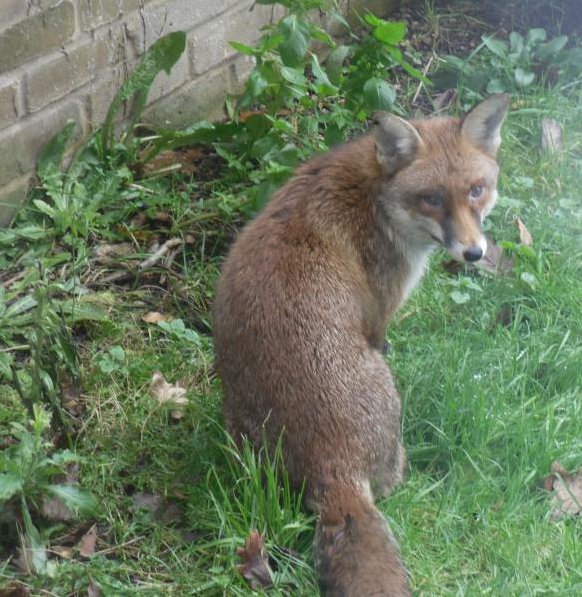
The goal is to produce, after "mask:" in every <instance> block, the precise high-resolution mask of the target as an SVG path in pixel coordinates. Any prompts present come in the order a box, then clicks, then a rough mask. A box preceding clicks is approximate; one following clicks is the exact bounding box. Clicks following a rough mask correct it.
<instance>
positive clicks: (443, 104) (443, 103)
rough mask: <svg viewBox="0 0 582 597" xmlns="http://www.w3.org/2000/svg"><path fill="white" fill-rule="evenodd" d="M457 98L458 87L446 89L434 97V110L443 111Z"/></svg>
mask: <svg viewBox="0 0 582 597" xmlns="http://www.w3.org/2000/svg"><path fill="white" fill-rule="evenodd" d="M456 99H457V90H456V89H446V90H445V91H443V92H442V93H438V94H437V95H435V97H434V111H435V112H442V111H444V110H446V109H447V108H449V107H450V106H451V105H452V104H453V103H454V102H455V101H456Z"/></svg>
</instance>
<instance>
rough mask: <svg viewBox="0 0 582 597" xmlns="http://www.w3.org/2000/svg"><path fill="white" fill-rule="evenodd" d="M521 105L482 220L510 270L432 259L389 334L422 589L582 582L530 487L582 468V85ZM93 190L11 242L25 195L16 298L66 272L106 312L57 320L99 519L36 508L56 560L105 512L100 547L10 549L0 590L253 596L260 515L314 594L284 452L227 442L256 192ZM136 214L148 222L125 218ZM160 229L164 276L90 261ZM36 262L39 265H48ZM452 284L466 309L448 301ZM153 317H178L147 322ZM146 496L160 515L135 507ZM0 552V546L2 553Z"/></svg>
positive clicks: (399, 518) (273, 546) (222, 186)
mask: <svg viewBox="0 0 582 597" xmlns="http://www.w3.org/2000/svg"><path fill="white" fill-rule="evenodd" d="M413 87H414V86H413ZM512 108H513V109H512V112H511V114H510V116H509V117H508V121H507V125H506V128H505V131H504V142H503V146H502V156H501V164H502V174H501V179H500V185H499V188H500V201H499V204H498V206H497V207H496V209H495V212H494V214H493V215H492V216H491V218H490V223H489V228H490V230H489V233H490V234H492V235H493V236H494V237H495V238H496V239H497V240H504V241H507V242H508V243H511V244H508V246H510V247H513V248H510V252H514V253H515V255H514V259H515V267H514V268H513V269H512V270H511V271H510V272H508V273H507V274H505V275H497V276H491V275H488V274H475V273H471V272H461V273H458V274H452V273H450V272H449V271H448V270H447V269H446V268H445V267H443V255H442V254H439V255H435V257H434V259H433V263H432V267H431V269H430V272H429V273H428V275H427V276H426V278H425V279H424V281H423V282H422V284H421V286H420V288H419V289H418V290H417V291H416V292H415V293H414V295H413V296H412V298H411V299H410V301H409V302H408V303H407V304H406V305H405V306H404V308H403V309H402V310H401V312H400V313H399V314H398V315H397V317H396V319H395V321H394V322H393V323H392V325H391V326H390V328H389V330H388V338H389V339H390V341H391V344H392V352H391V354H390V356H389V357H388V360H389V363H390V366H391V367H392V369H393V371H394V374H395V377H396V379H397V380H398V385H399V387H400V390H401V394H402V398H403V401H404V405H405V408H404V413H405V415H404V421H403V431H404V437H405V443H406V446H407V449H408V454H409V461H410V464H409V470H408V477H407V480H406V482H405V483H404V485H403V486H402V487H401V488H399V489H398V490H397V491H396V492H395V493H394V494H393V496H391V497H390V499H388V500H385V501H383V502H382V503H381V504H380V507H381V509H382V510H383V512H385V514H386V515H387V517H388V518H389V520H390V521H391V525H392V527H393V529H394V530H395V533H396V535H397V537H398V539H399V541H400V544H401V549H402V553H403V557H404V559H405V561H406V563H407V566H408V568H409V570H410V572H411V577H412V584H413V587H414V590H415V594H418V595H427V596H429V595H431V596H432V595H478V594H492V595H516V596H517V595H533V594H540V593H543V594H559V595H569V594H571V595H574V594H579V593H580V592H582V572H581V571H582V549H580V536H581V532H582V520H580V519H563V520H561V521H559V522H553V521H550V519H549V502H548V498H547V494H546V493H544V492H543V491H542V490H541V489H540V485H541V480H542V479H543V478H544V476H546V475H547V474H548V473H549V470H550V465H551V463H552V462H553V461H554V460H560V461H561V462H562V464H563V465H564V466H566V467H567V468H570V469H572V470H574V469H577V468H579V467H580V466H581V465H582V390H581V387H582V386H581V383H580V382H581V380H582V374H581V371H582V345H581V343H580V338H581V337H582V235H581V230H582V207H581V205H580V202H579V199H578V196H579V189H580V186H581V185H582V151H581V147H582V81H580V80H577V81H572V82H571V83H570V84H569V87H568V88H567V89H562V90H560V89H552V90H549V91H548V90H544V89H542V88H538V89H536V92H535V93H534V94H530V95H528V96H527V97H519V96H518V97H515V98H514V100H513V106H512ZM545 116H547V117H552V118H555V119H557V120H558V121H559V122H560V123H561V124H562V125H563V127H564V130H565V146H564V148H563V150H562V151H561V152H560V153H559V154H557V155H551V156H543V155H540V154H539V151H538V145H539V141H538V139H539V133H540V128H541V119H542V118H543V117H545ZM84 184H85V187H84V188H77V189H76V193H77V194H82V193H88V194H92V196H95V197H96V201H97V202H98V205H100V206H101V208H100V209H101V211H99V209H95V211H94V212H91V213H83V214H80V215H82V218H81V219H80V220H79V232H78V236H77V237H74V238H70V237H69V238H67V237H66V235H64V236H63V235H59V234H57V233H55V236H53V234H52V231H54V230H56V227H57V225H56V224H51V222H50V221H48V220H47V219H45V220H44V229H45V231H47V233H48V235H49V238H48V239H41V240H39V241H35V242H33V241H26V242H19V241H18V240H17V239H16V237H18V231H19V230H20V231H22V230H23V227H25V226H27V225H30V222H36V223H38V222H39V218H40V215H39V214H38V213H37V212H36V208H35V206H34V204H30V205H29V206H28V207H27V208H26V211H24V212H23V214H21V216H20V219H19V221H18V222H17V224H16V226H15V227H14V228H13V230H14V231H16V237H15V239H16V240H14V242H13V243H12V244H11V245H10V246H11V248H10V250H9V252H8V253H7V257H6V259H7V262H6V264H7V265H6V267H8V258H10V267H12V268H15V267H16V266H15V265H14V264H15V263H17V265H18V267H19V268H20V269H24V271H25V275H24V276H23V278H22V280H21V282H18V283H17V287H18V289H19V290H18V292H16V290H14V288H15V286H14V284H13V285H12V286H10V287H8V288H7V296H9V298H10V297H12V294H10V293H13V294H14V296H16V295H17V294H18V293H20V294H18V296H22V295H23V294H26V292H28V291H29V289H31V288H33V287H35V285H37V286H38V284H39V280H41V281H42V280H43V275H44V276H45V278H47V277H48V282H47V284H49V285H50V284H52V285H54V284H56V283H62V284H65V283H69V282H70V283H71V284H72V288H73V291H70V290H69V291H66V292H65V291H64V290H63V289H58V288H57V289H53V290H51V294H50V296H51V300H53V301H54V302H55V304H56V305H61V304H62V302H59V301H62V299H63V296H65V297H66V296H76V297H77V298H76V299H75V300H76V301H77V305H81V304H87V303H88V304H91V305H92V306H93V307H94V308H95V309H96V310H98V312H99V314H100V316H99V317H96V316H93V317H87V318H77V319H76V320H74V321H71V320H70V319H69V320H67V321H68V324H67V325H68V326H69V329H70V330H72V334H73V336H72V341H73V342H74V346H75V349H76V352H77V355H78V360H79V365H78V367H79V377H80V379H81V380H82V386H81V391H80V392H79V393H78V394H77V395H76V397H75V399H76V401H77V402H78V403H79V405H80V414H78V415H77V416H76V417H75V424H76V429H75V434H74V435H73V438H74V439H73V442H74V443H73V445H72V447H73V448H74V449H75V451H76V452H77V453H78V454H79V455H81V456H82V458H83V462H82V465H81V469H80V482H81V484H82V486H83V487H85V488H88V489H90V490H91V491H92V492H93V493H94V495H95V496H96V497H97V499H98V501H99V504H100V507H99V511H98V512H97V513H96V515H95V517H94V518H93V519H89V520H84V521H80V522H75V523H67V524H64V523H62V522H54V521H53V522H50V521H46V520H45V521H44V522H43V521H42V519H39V520H41V522H43V524H42V528H43V533H44V536H45V538H46V540H47V541H48V544H49V549H50V550H53V552H54V551H57V550H56V549H55V548H56V547H62V546H69V547H74V546H75V545H77V544H78V541H79V539H80V538H81V537H82V535H83V534H84V533H85V532H86V531H87V529H88V528H89V527H90V526H91V524H92V523H93V522H97V533H98V542H97V546H96V551H95V553H94V554H93V555H92V556H90V557H86V558H83V557H81V556H79V554H78V553H76V552H74V551H73V557H71V558H68V559H66V558H65V559H63V558H57V557H56V556H55V555H54V553H53V554H51V557H54V560H55V562H58V565H57V566H56V568H55V570H54V572H53V574H52V575H51V576H45V577H26V576H24V575H22V574H21V573H19V572H18V570H17V569H16V568H15V567H14V565H13V562H12V561H9V560H5V562H4V563H2V564H0V587H1V586H2V584H3V583H4V584H7V583H9V582H11V580H12V579H14V578H19V579H21V580H22V581H23V582H24V583H25V584H26V585H27V586H29V587H30V588H31V590H32V593H33V594H38V595H72V594H83V592H85V591H87V590H88V588H89V586H90V585H91V584H93V585H97V586H99V587H100V588H101V590H102V592H103V594H104V595H133V594H138V593H139V594H140V595H152V596H153V595H160V594H164V595H166V594H167V595H184V594H201V595H202V594H203V595H220V594H225V595H248V594H250V592H251V591H250V589H249V588H248V585H247V584H246V583H245V581H244V580H243V579H242V578H241V576H240V575H239V574H238V572H237V570H236V564H237V563H238V562H239V559H238V557H237V555H236V549H237V548H240V547H241V546H242V545H243V544H244V540H245V538H246V537H247V536H248V533H249V531H250V530H251V529H253V528H257V529H258V530H259V531H260V532H261V533H263V534H264V535H265V537H266V540H267V550H268V552H269V553H270V554H271V556H272V559H273V562H272V566H273V569H274V572H275V573H274V577H275V587H274V588H273V589H271V590H270V591H269V594H273V595H276V594H293V595H314V594H316V593H317V591H316V581H315V577H314V574H313V570H312V562H311V552H310V550H311V540H312V533H313V519H312V517H311V516H309V514H308V513H305V512H304V511H303V510H302V509H301V507H300V496H297V495H295V494H293V493H292V492H291V491H290V490H289V488H288V486H287V485H286V482H285V474H284V466H283V463H281V461H280V459H279V458H278V457H276V458H275V459H274V462H270V461H269V460H268V459H266V457H265V455H264V454H262V453H258V454H253V453H252V451H250V450H249V449H244V450H243V451H242V452H240V453H239V452H237V451H236V450H234V449H233V447H232V444H231V443H230V441H229V439H228V438H227V437H226V435H225V433H224V431H223V430H222V427H221V424H220V421H221V416H220V386H219V383H218V381H217V380H216V379H215V376H214V374H213V371H212V358H213V353H212V343H211V339H210V336H209V327H210V317H209V306H210V304H211V299H212V289H213V286H214V283H215V281H216V278H217V276H218V271H219V266H220V263H221V260H222V258H223V255H224V251H225V249H226V247H227V246H228V243H229V242H230V240H231V238H232V236H233V234H234V230H235V228H236V227H237V226H238V225H240V223H241V222H242V220H243V219H244V217H246V212H245V206H246V205H247V204H248V201H249V193H250V191H249V189H248V188H247V187H245V186H244V185H238V186H236V187H234V186H233V185H232V184H230V183H228V182H224V180H220V179H218V180H216V181H210V182H206V183H202V182H197V181H196V180H195V179H194V180H193V181H187V180H184V179H183V178H178V177H175V178H162V179H157V180H147V179H145V180H142V181H140V182H139V184H136V183H134V181H133V177H132V175H131V172H129V171H128V170H127V168H126V167H125V166H123V165H122V166H115V169H114V171H113V172H110V171H107V170H105V171H103V172H99V171H96V172H94V173H93V175H92V178H88V179H87V181H86V182H85V183H84ZM192 197H194V198H195V200H194V201H192ZM103 206H105V208H103ZM140 212H143V213H145V214H146V218H147V221H146V224H145V225H141V226H132V225H129V226H124V224H127V223H128V222H129V221H130V219H131V218H133V217H135V216H136V214H139V213H140ZM160 213H161V214H162V215H160ZM164 214H165V215H164ZM162 216H163V217H162ZM516 217H519V218H521V219H522V220H523V222H525V224H526V226H527V227H528V229H529V230H530V231H531V233H532V236H533V239H534V243H533V247H532V250H530V251H524V250H523V249H521V248H520V243H519V238H518V231H517V228H516V227H515V225H514V219H515V218H516ZM162 221H163V222H166V223H160V222H162ZM168 222H169V223H168ZM51 226H53V227H52V228H51ZM140 235H141V236H140ZM168 237H179V238H183V239H186V240H187V243H186V244H185V250H184V251H183V252H182V253H179V254H178V256H176V259H175V262H174V263H173V265H172V266H171V267H169V268H165V267H163V266H162V265H161V264H160V265H158V266H156V267H154V268H153V273H152V272H144V273H143V274H140V275H138V276H134V277H130V279H127V280H126V279H118V281H117V282H115V283H113V282H107V281H106V277H107V275H110V274H112V273H113V274H115V273H118V272H119V271H120V270H122V269H123V267H124V266H125V265H127V263H128V262H129V263H131V260H134V261H135V260H139V259H141V258H143V257H144V256H145V254H138V255H137V257H136V256H135V255H133V256H131V257H123V256H121V257H117V258H115V259H113V261H111V262H109V263H108V264H107V265H106V266H103V265H101V266H99V267H97V266H95V261H94V260H92V259H91V258H90V256H91V251H90V248H92V247H94V246H98V245H100V244H103V243H112V242H113V243H115V242H119V241H122V240H123V241H126V242H130V243H133V245H134V246H139V247H140V248H142V247H144V246H146V245H147V244H148V242H149V241H153V240H156V239H157V240H160V241H161V240H163V239H166V238H168ZM145 252H148V251H145ZM39 258H40V260H41V262H42V263H43V264H44V266H45V269H46V270H47V271H48V273H45V274H43V273H42V272H39V269H38V267H37V265H36V263H37V261H38V259H39ZM15 271H16V270H15ZM71 280H72V282H71ZM18 284H20V286H18ZM75 288H76V289H77V291H75ZM86 290H87V291H88V292H85V291H86ZM455 290H462V292H463V293H464V294H465V295H467V296H466V297H465V298H464V299H463V300H466V302H464V303H462V304H459V303H458V302H455V300H453V298H452V296H451V293H452V292H453V291H455ZM467 297H468V300H467ZM151 311H160V312H162V313H164V314H166V315H171V316H173V317H175V318H179V319H180V320H181V321H183V322H184V326H173V327H172V326H170V327H168V326H163V325H160V324H149V323H145V322H144V321H143V320H142V317H143V316H144V315H145V314H146V313H148V312H151ZM56 312H58V309H56ZM93 315H94V314H93ZM2 321H3V323H2V325H3V326H4V329H3V330H2V329H0V333H5V335H3V336H2V337H3V338H8V337H9V338H10V339H11V343H10V344H7V345H6V346H5V347H4V348H2V349H1V350H2V351H3V352H4V354H16V355H17V356H18V355H19V354H20V353H21V352H24V353H26V352H25V351H23V350H19V349H18V345H26V343H28V342H29V341H30V337H28V336H26V334H25V332H24V331H23V332H21V333H20V332H19V333H15V332H13V331H11V332H10V334H8V332H6V330H8V329H9V326H10V325H14V321H11V322H10V321H6V320H2ZM41 323H42V322H41ZM22 325H23V329H24V324H22ZM10 330H13V328H10ZM19 334H20V335H19ZM120 349H121V350H120ZM16 362H17V363H19V361H18V359H17V360H16ZM155 371H161V372H163V374H164V375H165V376H166V378H167V379H168V380H169V381H170V382H176V381H181V382H182V383H183V385H184V387H186V388H188V398H189V404H188V406H187V408H186V410H185V413H184V416H183V417H182V418H181V419H179V420H176V419H174V418H173V417H172V415H171V413H170V410H171V409H169V408H167V407H164V406H163V405H160V404H159V403H157V402H156V401H155V400H154V399H153V398H152V397H151V396H150V393H149V383H150V379H151V377H152V374H153V373H154V372H155ZM21 378H22V383H23V385H24V386H25V387H28V386H29V385H30V379H29V378H27V376H26V375H25V374H24V373H22V374H21ZM0 392H1V393H2V400H1V401H0V421H2V422H3V424H4V423H8V422H9V421H16V420H20V421H24V420H26V418H27V414H26V411H25V409H24V407H23V406H22V405H21V403H20V401H19V400H18V396H17V393H16V391H15V389H14V387H13V386H12V384H11V383H10V379H9V378H8V377H7V376H6V375H4V377H2V378H0ZM5 427H6V426H5ZM7 438H9V434H8V431H7V430H3V431H2V434H1V435H0V439H1V440H3V441H8V440H7ZM143 495H146V496H155V498H156V499H157V500H158V501H160V502H161V504H162V505H161V507H160V508H157V509H156V508H152V507H149V506H147V503H146V504H145V507H144V502H143V500H142V501H140V499H138V496H143ZM140 504H141V505H140ZM1 522H2V521H1V520H0V523H1ZM0 546H1V547H2V549H3V551H2V554H1V555H4V556H8V555H9V554H10V553H11V552H10V546H7V545H6V544H4V545H2V542H1V541H0Z"/></svg>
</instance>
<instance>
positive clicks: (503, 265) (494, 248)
mask: <svg viewBox="0 0 582 597" xmlns="http://www.w3.org/2000/svg"><path fill="white" fill-rule="evenodd" d="M475 266H476V267H479V268H481V269H484V270H487V271H488V272H492V273H494V274H497V273H501V274H504V273H507V272H509V271H511V270H512V269H513V266H514V260H513V259H511V258H509V257H505V256H504V254H503V249H502V248H501V247H500V246H499V245H498V244H497V243H496V242H495V241H494V240H493V239H491V238H487V250H486V251H485V255H484V256H483V259H480V260H479V261H477V262H476V264H475Z"/></svg>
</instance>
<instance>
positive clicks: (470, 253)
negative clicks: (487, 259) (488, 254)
mask: <svg viewBox="0 0 582 597" xmlns="http://www.w3.org/2000/svg"><path fill="white" fill-rule="evenodd" d="M463 257H464V258H465V261H479V259H481V257H483V249H482V248H481V247H469V248H468V249H467V250H466V251H465V252H464V253H463Z"/></svg>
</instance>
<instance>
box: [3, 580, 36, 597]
mask: <svg viewBox="0 0 582 597" xmlns="http://www.w3.org/2000/svg"><path fill="white" fill-rule="evenodd" d="M29 595H30V589H29V588H28V587H27V586H25V585H23V584H22V583H19V582H13V583H10V584H9V585H8V586H6V587H4V588H3V589H0V597H28V596H29Z"/></svg>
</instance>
